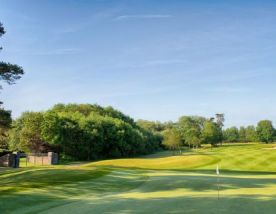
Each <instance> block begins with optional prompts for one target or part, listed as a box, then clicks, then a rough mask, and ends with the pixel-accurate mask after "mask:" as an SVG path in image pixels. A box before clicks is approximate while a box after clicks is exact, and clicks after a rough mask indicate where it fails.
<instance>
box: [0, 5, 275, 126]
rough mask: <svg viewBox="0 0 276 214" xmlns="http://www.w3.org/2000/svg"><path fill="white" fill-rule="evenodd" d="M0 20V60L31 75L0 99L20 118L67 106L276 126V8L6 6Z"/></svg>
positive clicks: (146, 116)
mask: <svg viewBox="0 0 276 214" xmlns="http://www.w3.org/2000/svg"><path fill="white" fill-rule="evenodd" d="M0 21H1V22H3V24H4V26H5V28H6V31H7V34H6V35H5V36H4V37H2V38H1V39H0V44H1V46H3V48H4V49H3V50H2V51H1V53H0V60H3V61H8V62H11V63H17V64H19V65H21V66H23V67H24V70H25V72H26V74H25V75H24V76H23V78H22V79H21V80H20V81H18V82H17V84H16V85H12V86H7V85H4V89H3V90H2V92H1V100H3V101H4V103H5V108H7V109H11V110H12V111H13V116H14V117H17V116H19V115H20V113H21V112H23V111H26V110H34V111H36V110H46V109H48V108H50V107H51V106H53V105H54V104H56V103H60V102H62V103H98V104H100V105H103V106H108V105H111V106H114V107H115V108H118V109H119V110H121V111H123V112H124V113H126V114H128V115H130V116H132V117H134V118H135V119H138V118H143V119H148V120H160V121H167V120H176V119H177V118H178V117H179V116H181V115H202V116H206V117H210V116H213V115H214V114H215V113H225V117H226V126H231V125H237V126H240V125H248V124H256V123H257V121H258V120H261V119H271V120H272V121H273V122H276V99H275V91H276V84H275V80H276V71H275V68H276V60H275V57H276V40H275V39H276V27H275V25H276V1H254V0H251V1H246V0H244V1H238V0H237V1H234V0H233V1H221V0H217V1H215V0H214V1H209V0H202V1H200V0H198V1H197V0H190V1H188V0H187V1H185V0H183V1H173V0H172V1H171V0H170V1H169V0H168V1H162V0H159V1H149V0H145V1H143V0H139V1H134V0H125V1H120V0H118V1H115V0H114V1H111V0H109V1H104V0H98V1H97V0H94V1H88V0H86V1H84V0H79V1H70V0H66V1H65V0H64V1H63V0H59V1H56V0H47V1H46V0H41V1H35V0H25V1H21V0H0Z"/></svg>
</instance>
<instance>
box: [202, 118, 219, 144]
mask: <svg viewBox="0 0 276 214" xmlns="http://www.w3.org/2000/svg"><path fill="white" fill-rule="evenodd" d="M201 137H202V141H203V142H204V143H210V144H211V145H212V146H216V145H217V144H218V143H220V142H222V139H223V135H222V130H221V128H220V127H219V125H218V124H217V123H215V122H213V121H205V122H204V124H203V129H202V136H201Z"/></svg>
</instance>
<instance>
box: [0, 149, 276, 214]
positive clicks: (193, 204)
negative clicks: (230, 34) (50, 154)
mask: <svg viewBox="0 0 276 214" xmlns="http://www.w3.org/2000/svg"><path fill="white" fill-rule="evenodd" d="M271 147H273V146H272V145H261V144H252V145H234V146H223V147H220V148H215V149H210V148H202V149H199V150H196V151H187V152H185V153H184V154H183V155H182V156H170V157H168V155H171V153H170V152H163V153H159V154H158V155H152V156H147V157H145V158H137V159H118V160H107V161H99V162H94V163H91V164H85V165H83V166H57V167H43V168H42V167H37V168H35V167H28V168H24V169H18V170H5V171H2V172H1V171H0V211H1V212H0V213H38V212H39V213H92V212H93V213H157V212H158V213H207V214H208V213H261V212H262V211H263V210H265V213H275V209H276V204H275V199H276V161H275V160H276V150H274V149H269V148H271ZM216 164H219V165H220V168H221V169H222V174H221V176H220V180H221V181H220V183H221V186H220V189H221V198H220V200H217V191H216V189H217V186H216V184H217V183H216V181H217V180H216V179H217V178H216V176H215V175H214V169H215V166H216ZM169 169H174V171H172V170H169ZM230 170H231V173H230ZM233 172H234V173H233Z"/></svg>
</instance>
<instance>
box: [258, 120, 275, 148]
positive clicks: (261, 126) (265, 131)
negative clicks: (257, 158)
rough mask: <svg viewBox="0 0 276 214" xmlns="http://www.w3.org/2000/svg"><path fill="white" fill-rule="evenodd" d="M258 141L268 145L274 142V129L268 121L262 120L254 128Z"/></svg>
mask: <svg viewBox="0 0 276 214" xmlns="http://www.w3.org/2000/svg"><path fill="white" fill-rule="evenodd" d="M256 132H257V136H258V139H259V140H260V141H261V142H265V143H270V142H273V140H274V133H275V130H274V127H273V125H272V122H271V121H270V120H262V121H260V122H259V123H258V125H257V128H256Z"/></svg>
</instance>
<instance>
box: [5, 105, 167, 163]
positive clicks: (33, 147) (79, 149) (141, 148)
mask: <svg viewBox="0 0 276 214" xmlns="http://www.w3.org/2000/svg"><path fill="white" fill-rule="evenodd" d="M13 126H14V128H13V130H12V131H11V137H10V148H11V149H13V150H23V151H26V152H37V151H44V150H45V149H48V150H49V149H50V150H54V151H57V152H61V153H62V155H63V156H64V157H69V158H73V159H76V160H91V159H99V158H110V157H128V156H133V155H138V154H147V153H151V152H154V151H156V150H158V149H160V145H161V140H162V138H161V136H160V135H158V134H153V133H152V132H150V131H148V130H145V129H143V128H141V127H140V126H138V125H137V124H136V123H135V122H134V120H133V119H132V118H130V117H128V116H126V115H124V114H123V113H121V112H119V111H117V110H115V109H113V108H111V107H108V108H103V107H101V106H98V105H90V104H80V105H77V104H68V105H63V104H58V105H56V106H54V107H53V108H52V109H50V110H48V111H47V112H44V113H37V112H26V113H24V114H22V116H21V117H20V118H18V119H17V120H16V121H14V124H13Z"/></svg>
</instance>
